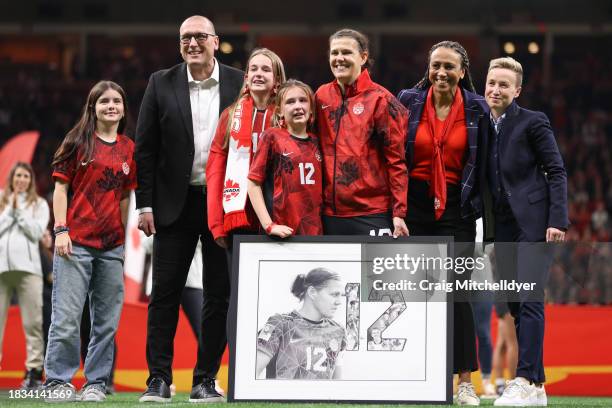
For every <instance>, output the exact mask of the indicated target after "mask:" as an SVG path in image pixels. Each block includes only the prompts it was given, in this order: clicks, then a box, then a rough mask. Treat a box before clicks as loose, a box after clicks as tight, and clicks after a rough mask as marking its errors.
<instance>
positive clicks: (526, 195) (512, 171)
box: [481, 102, 569, 242]
mask: <svg viewBox="0 0 612 408" xmlns="http://www.w3.org/2000/svg"><path fill="white" fill-rule="evenodd" d="M487 119H488V118H487ZM483 124H484V126H481V129H482V132H483V140H484V142H485V146H486V147H485V149H486V150H485V151H486V152H489V148H490V146H491V140H490V139H491V137H492V133H491V132H494V130H493V125H492V124H491V121H490V120H489V119H488V120H486V121H483ZM499 154H500V156H499V162H500V170H501V171H500V179H501V182H502V185H503V186H504V188H505V190H506V196H507V198H508V202H509V203H510V207H511V208H512V213H513V215H514V218H515V219H516V221H517V222H518V224H519V227H520V228H521V229H522V230H523V232H524V233H525V235H526V237H527V239H528V240H529V241H531V242H537V241H542V240H544V239H545V238H546V229H547V228H548V227H555V228H559V229H567V227H568V226H569V220H568V216H567V174H566V172H565V167H564V166H563V159H562V158H561V154H560V153H559V149H558V147H557V142H556V141H555V136H554V134H553V131H552V128H551V127H550V123H549V121H548V118H547V117H546V115H545V114H544V113H542V112H534V111H530V110H527V109H523V108H521V107H520V106H518V105H517V104H516V102H513V103H512V104H511V105H510V106H509V107H508V109H507V110H506V117H505V118H504V120H503V122H502V124H501V130H500V134H499ZM481 169H482V177H481V187H482V189H483V191H486V196H487V197H490V192H489V187H488V174H489V172H490V171H495V169H489V168H488V166H487V163H486V161H485V164H484V165H483V166H482V167H481ZM485 203H486V204H487V206H488V205H489V204H492V201H491V200H489V199H486V200H485ZM485 215H486V217H485V220H484V221H485V239H490V238H492V236H494V228H493V226H494V224H495V223H494V219H493V212H492V210H491V208H486V207H485Z"/></svg>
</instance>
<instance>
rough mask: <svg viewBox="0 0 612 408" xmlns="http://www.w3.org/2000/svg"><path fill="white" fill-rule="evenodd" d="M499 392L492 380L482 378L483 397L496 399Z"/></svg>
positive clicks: (481, 396)
mask: <svg viewBox="0 0 612 408" xmlns="http://www.w3.org/2000/svg"><path fill="white" fill-rule="evenodd" d="M498 397H499V394H497V392H496V391H495V386H494V385H493V384H492V383H491V380H489V379H484V380H482V394H481V395H480V398H481V399H495V398H498Z"/></svg>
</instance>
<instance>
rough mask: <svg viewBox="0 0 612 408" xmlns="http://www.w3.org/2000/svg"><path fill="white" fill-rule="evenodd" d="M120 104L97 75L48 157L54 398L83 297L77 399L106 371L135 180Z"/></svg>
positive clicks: (117, 91) (70, 370)
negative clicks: (83, 344) (84, 337)
mask: <svg viewBox="0 0 612 408" xmlns="http://www.w3.org/2000/svg"><path fill="white" fill-rule="evenodd" d="M126 109H127V104H126V97H125V92H124V91H123V89H121V87H120V86H119V85H117V84H116V83H114V82H111V81H101V82H98V83H97V84H96V85H95V86H94V87H93V88H92V89H91V91H90V92H89V96H88V97H87V102H86V104H85V106H84V107H83V113H82V115H81V118H80V119H79V121H78V122H77V124H76V125H75V126H74V127H73V128H72V130H70V131H69V132H68V134H67V135H66V137H65V138H64V141H63V142H62V144H61V145H60V147H59V149H58V150H57V152H56V153H55V156H54V158H53V179H54V180H55V191H54V193H53V214H54V216H55V227H54V234H55V255H54V260H53V281H54V282H53V295H52V296H53V305H52V307H53V309H52V310H53V312H52V318H51V327H50V329H49V342H48V347H47V356H46V361H45V372H46V375H47V381H46V387H47V390H48V391H49V395H51V396H60V397H58V398H60V399H66V400H72V399H74V396H75V389H74V387H73V386H72V384H70V381H71V379H72V376H73V375H74V373H75V372H76V371H77V369H78V368H79V357H80V354H79V347H78V344H79V323H80V321H81V314H82V312H83V305H84V303H85V300H86V298H87V297H88V296H89V302H90V303H89V304H90V310H91V337H90V342H89V347H88V350H89V351H88V353H87V358H86V359H85V368H84V373H85V378H86V380H87V383H86V385H85V386H84V388H83V393H82V397H81V398H82V400H83V401H102V400H103V399H104V395H105V394H104V393H105V384H106V380H107V379H108V377H109V375H110V372H111V366H112V361H113V342H114V338H115V333H116V331H117V326H118V324H119V316H120V314H121V307H122V304H123V244H124V239H125V221H126V217H127V210H128V204H129V193H130V190H132V189H134V188H135V187H136V168H135V162H134V143H133V142H132V140H130V139H129V138H127V137H126V136H124V135H122V134H120V133H121V132H122V131H123V129H124V127H125V116H126ZM61 391H63V392H61ZM61 396H64V397H65V398H61Z"/></svg>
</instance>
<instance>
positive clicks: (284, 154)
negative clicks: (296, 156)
mask: <svg viewBox="0 0 612 408" xmlns="http://www.w3.org/2000/svg"><path fill="white" fill-rule="evenodd" d="M292 154H293V152H289V153H282V155H283V156H285V157H289V156H291V155H292Z"/></svg>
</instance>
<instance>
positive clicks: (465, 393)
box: [455, 382, 480, 406]
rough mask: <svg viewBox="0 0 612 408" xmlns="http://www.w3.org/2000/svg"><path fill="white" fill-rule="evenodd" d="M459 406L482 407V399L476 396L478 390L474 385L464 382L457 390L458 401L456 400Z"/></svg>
mask: <svg viewBox="0 0 612 408" xmlns="http://www.w3.org/2000/svg"><path fill="white" fill-rule="evenodd" d="M455 403H456V404H457V405H471V406H478V405H480V399H479V398H478V396H476V390H475V389H474V384H472V383H468V382H462V383H460V384H459V387H458V388H457V399H456V400H455Z"/></svg>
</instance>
